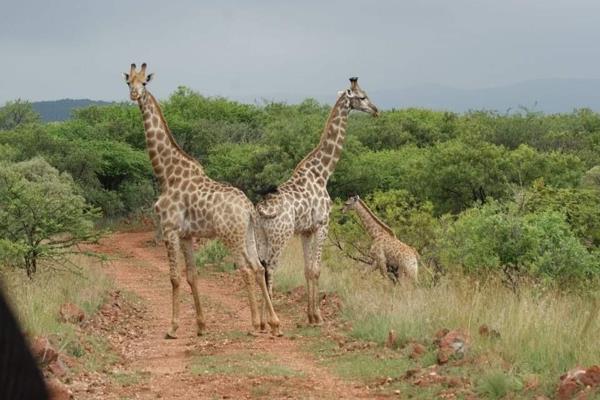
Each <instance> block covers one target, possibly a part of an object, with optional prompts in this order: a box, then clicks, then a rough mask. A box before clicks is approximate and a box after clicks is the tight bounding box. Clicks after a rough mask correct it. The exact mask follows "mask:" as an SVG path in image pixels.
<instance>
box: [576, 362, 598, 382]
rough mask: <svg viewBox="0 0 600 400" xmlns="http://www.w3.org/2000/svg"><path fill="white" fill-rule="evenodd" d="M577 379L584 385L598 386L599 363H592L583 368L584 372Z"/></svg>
mask: <svg viewBox="0 0 600 400" xmlns="http://www.w3.org/2000/svg"><path fill="white" fill-rule="evenodd" d="M579 381H580V382H581V383H583V384H584V385H585V386H591V387H596V386H600V365H594V366H592V367H590V368H588V369H586V370H585V374H583V375H581V376H580V377H579Z"/></svg>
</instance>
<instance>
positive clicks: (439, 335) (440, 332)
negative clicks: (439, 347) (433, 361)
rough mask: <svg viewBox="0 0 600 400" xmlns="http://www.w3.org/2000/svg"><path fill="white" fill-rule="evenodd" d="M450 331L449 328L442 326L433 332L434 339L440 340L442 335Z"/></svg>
mask: <svg viewBox="0 0 600 400" xmlns="http://www.w3.org/2000/svg"><path fill="white" fill-rule="evenodd" d="M448 332H450V330H448V329H446V328H443V329H440V330H439V331H437V332H436V333H435V338H436V340H441V339H442V338H443V337H444V336H446V335H447V334H448Z"/></svg>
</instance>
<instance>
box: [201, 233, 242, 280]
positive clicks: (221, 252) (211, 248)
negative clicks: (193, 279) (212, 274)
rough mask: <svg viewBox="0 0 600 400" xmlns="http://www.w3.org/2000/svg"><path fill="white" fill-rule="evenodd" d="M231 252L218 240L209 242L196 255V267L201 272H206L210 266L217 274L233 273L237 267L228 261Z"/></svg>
mask: <svg viewBox="0 0 600 400" xmlns="http://www.w3.org/2000/svg"><path fill="white" fill-rule="evenodd" d="M228 255H229V251H228V250H227V248H226V247H225V246H224V245H223V244H222V243H221V242H220V241H218V240H211V241H209V242H207V243H206V244H205V245H204V246H202V248H201V249H200V250H199V251H198V252H197V253H196V266H197V267H198V268H199V269H200V271H205V270H206V269H207V268H208V267H209V266H210V267H211V269H212V270H214V271H217V272H233V271H234V270H235V265H234V263H233V262H231V261H228V260H227V256H228Z"/></svg>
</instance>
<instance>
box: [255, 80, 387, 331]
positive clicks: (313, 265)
mask: <svg viewBox="0 0 600 400" xmlns="http://www.w3.org/2000/svg"><path fill="white" fill-rule="evenodd" d="M350 110H359V111H363V112H366V113H369V114H372V115H375V116H376V115H378V113H379V111H378V110H377V107H375V105H374V104H373V103H372V102H371V101H370V100H369V98H368V97H367V94H366V93H365V92H364V91H363V90H362V89H361V88H360V87H359V86H358V78H350V89H347V90H344V91H342V92H340V93H339V96H338V99H337V101H336V103H335V105H334V106H333V108H332V110H331V113H330V114H329V118H328V119H327V123H326V124H325V129H324V130H323V133H322V135H321V140H320V142H319V144H318V146H317V147H315V148H314V149H313V150H312V151H311V152H310V153H309V154H308V155H307V156H306V157H304V159H303V160H302V161H300V163H299V164H298V165H297V166H296V168H295V169H294V172H293V173H292V177H291V178H290V179H289V180H287V181H286V182H285V183H283V184H281V185H280V186H279V187H278V188H277V190H276V191H275V192H273V193H270V194H269V195H268V196H267V197H265V199H263V200H262V201H261V202H260V203H258V204H257V206H256V209H257V210H258V214H259V216H260V226H261V228H262V229H261V233H262V235H259V253H260V257H261V261H262V262H263V265H264V266H265V267H266V270H265V273H266V278H267V287H268V289H269V293H270V294H271V295H272V294H273V270H274V269H275V268H276V267H277V266H278V264H279V259H280V256H281V253H282V251H283V249H284V248H285V245H286V244H287V243H288V241H289V240H290V238H291V237H292V236H293V235H294V234H300V235H301V237H302V245H303V250H304V276H305V278H306V285H307V294H308V311H307V313H308V321H309V322H310V323H314V324H320V323H321V322H322V321H323V319H322V318H321V312H320V310H319V301H318V295H319V290H318V281H319V275H320V269H321V249H322V247H323V241H324V240H325V238H326V236H327V225H328V223H329V212H330V209H331V199H330V197H329V193H327V181H328V179H329V177H330V176H331V174H332V173H333V171H334V169H335V166H336V165H337V162H338V160H339V159H340V155H341V153H342V145H343V143H344V139H345V138H346V125H347V122H348V114H349V113H350ZM262 311H263V312H262V314H261V328H264V327H265V326H266V325H265V322H264V319H265V317H266V316H265V312H266V310H265V308H264V307H263V310H262Z"/></svg>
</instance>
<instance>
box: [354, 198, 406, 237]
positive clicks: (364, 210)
mask: <svg viewBox="0 0 600 400" xmlns="http://www.w3.org/2000/svg"><path fill="white" fill-rule="evenodd" d="M354 209H355V210H356V214H358V217H359V218H360V220H361V222H362V224H363V226H364V227H365V229H366V230H367V232H368V233H369V236H371V237H372V238H374V237H377V236H381V235H391V236H394V237H395V236H396V235H395V234H394V231H393V230H392V229H391V228H390V227H389V226H387V225H386V224H384V223H383V222H382V221H381V220H380V219H379V218H377V216H376V215H375V214H373V212H372V211H371V210H369V207H367V205H366V204H365V203H364V202H363V201H362V200H359V201H358V202H357V203H356V205H355V207H354Z"/></svg>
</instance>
